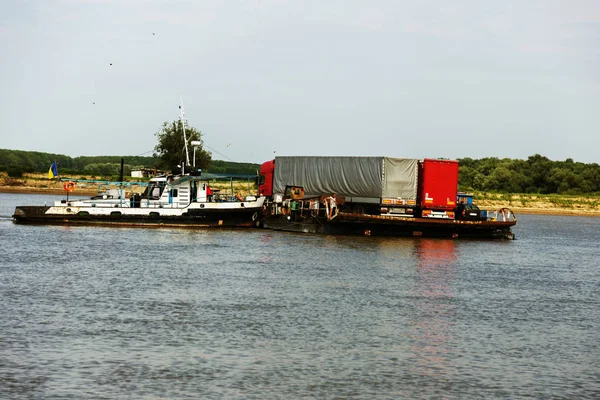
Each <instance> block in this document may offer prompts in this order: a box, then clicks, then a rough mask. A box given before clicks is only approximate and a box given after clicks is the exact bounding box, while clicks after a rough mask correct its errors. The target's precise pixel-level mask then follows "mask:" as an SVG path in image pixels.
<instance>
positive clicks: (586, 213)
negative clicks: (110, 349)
mask: <svg viewBox="0 0 600 400" xmlns="http://www.w3.org/2000/svg"><path fill="white" fill-rule="evenodd" d="M0 193H15V194H47V195H57V196H59V195H65V191H64V189H62V188H56V187H54V188H52V187H46V188H40V187H33V186H0ZM97 193H98V191H97V189H96V188H82V187H78V188H76V189H75V190H74V191H73V192H71V193H70V195H69V196H70V197H81V196H86V197H87V196H94V195H96V194H97ZM474 203H475V204H477V205H478V206H479V208H481V209H482V210H489V211H492V210H498V209H500V208H509V209H510V210H512V211H513V212H514V213H515V214H516V216H517V220H518V218H519V215H520V214H521V215H523V214H524V215H527V214H530V215H562V216H571V217H573V216H575V217H600V210H597V209H587V208H579V209H573V208H566V207H564V208H561V207H547V206H542V207H519V206H511V205H510V204H508V205H507V204H505V203H500V202H491V201H489V200H484V201H480V202H477V201H474Z"/></svg>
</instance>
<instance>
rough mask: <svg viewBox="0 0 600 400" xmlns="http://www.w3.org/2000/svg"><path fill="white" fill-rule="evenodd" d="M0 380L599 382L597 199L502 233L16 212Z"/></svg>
mask: <svg viewBox="0 0 600 400" xmlns="http://www.w3.org/2000/svg"><path fill="white" fill-rule="evenodd" d="M56 198H57V197H56V196H44V195H17V194H2V193H0V240H1V243H2V256H1V258H0V311H1V312H0V398H2V399H5V398H6V399H19V398H23V399H30V398H33V399H64V398H73V399H81V398H85V399H116V398H135V399H156V398H168V399H188V398H189V399H191V398H207V399H221V398H227V399H238V398H239V399H281V398H288V399H296V398H298V399H304V398H306V399H312V398H314V399H335V398H351V399H400V398H410V399H429V398H433V399H437V398H447V399H481V398H492V397H495V398H511V399H518V398H540V399H549V398H569V399H585V398H587V399H597V398H600V269H599V260H600V257H599V256H600V238H599V235H598V233H599V232H600V218H583V217H561V216H528V215H521V216H518V217H519V222H518V225H517V227H516V228H515V229H514V232H515V233H516V236H517V240H514V241H468V240H432V239H423V238H376V237H345V236H317V235H314V236H313V235H304V234H289V233H281V232H274V231H266V230H187V229H160V228H158V229H156V228H155V229H143V228H103V227H63V226H24V225H16V224H14V223H13V222H12V221H11V219H10V215H12V212H13V211H14V207H15V206H16V205H35V204H38V205H43V204H45V203H47V204H50V203H51V202H52V201H53V200H54V199H56Z"/></svg>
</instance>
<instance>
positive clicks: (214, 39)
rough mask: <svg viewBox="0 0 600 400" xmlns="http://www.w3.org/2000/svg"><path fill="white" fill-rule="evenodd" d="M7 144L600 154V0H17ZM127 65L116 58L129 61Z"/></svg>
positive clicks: (597, 158) (2, 75)
mask: <svg viewBox="0 0 600 400" xmlns="http://www.w3.org/2000/svg"><path fill="white" fill-rule="evenodd" d="M0 50H1V52H0V54H1V56H0V57H1V61H0V148H4V149H13V150H28V151H41V152H48V153H59V154H65V155H68V156H71V157H77V156H84V155H120V156H122V155H140V154H145V155H150V154H151V150H152V149H153V148H154V146H155V145H156V137H155V136H154V134H155V133H156V132H157V131H158V130H159V129H160V127H161V125H162V123H163V122H164V121H173V120H175V119H177V118H178V115H179V110H178V106H179V102H180V98H182V99H183V103H184V106H185V110H186V116H187V119H188V123H189V125H191V126H193V127H195V128H196V129H199V130H201V131H202V132H203V134H204V137H203V138H204V141H205V144H206V145H207V146H208V148H207V149H208V150H209V151H212V152H213V158H214V159H224V160H232V161H238V162H256V163H260V162H263V161H266V160H268V159H270V158H272V157H273V156H277V155H349V156H356V155H365V156H374V155H379V156H380V155H384V156H392V157H408V158H424V157H445V158H463V157H471V158H483V157H500V158H504V157H509V158H521V159H526V158H527V157H529V156H531V155H534V154H536V153H537V154H541V155H544V156H546V157H548V158H550V159H552V160H564V159H566V158H573V159H574V160H575V161H582V162H600V1H597V0H589V1H584V0H569V1H567V0H564V1H552V0H527V1H522V0H515V1H513V0H504V1H501V2H496V1H494V2H492V1H480V0H467V1H460V0H457V1H452V2H450V1H442V0H440V1H414V0H413V1H401V0H390V1H364V0H356V1H353V0H343V1H342V0H330V1H328V0H319V1H300V0H298V1H283V0H281V1H277V0H263V1H216V0H215V1H202V0H170V1H160V0H152V1H138V0H112V1H111V0H53V1H42V0H23V1H21V0H19V1H16V0H8V1H3V2H2V6H1V13H0ZM111 64H112V65H111Z"/></svg>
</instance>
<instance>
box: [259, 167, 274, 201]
mask: <svg viewBox="0 0 600 400" xmlns="http://www.w3.org/2000/svg"><path fill="white" fill-rule="evenodd" d="M274 172H275V160H270V161H267V162H264V163H262V164H261V166H260V177H259V178H258V179H259V180H258V195H259V196H267V197H268V196H273V174H274Z"/></svg>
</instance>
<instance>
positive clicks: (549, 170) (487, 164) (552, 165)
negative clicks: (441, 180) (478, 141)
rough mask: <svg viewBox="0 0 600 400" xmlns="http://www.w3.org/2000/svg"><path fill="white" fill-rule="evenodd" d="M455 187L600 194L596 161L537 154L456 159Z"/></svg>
mask: <svg viewBox="0 0 600 400" xmlns="http://www.w3.org/2000/svg"><path fill="white" fill-rule="evenodd" d="M458 161H459V163H460V164H459V189H460V190H461V191H470V190H477V191H482V192H498V193H539V194H553V193H555V194H596V195H598V194H600V166H599V165H598V164H596V163H592V164H585V163H581V162H575V161H573V160H572V159H571V158H567V159H566V160H565V161H552V160H550V159H548V158H547V157H544V156H541V155H539V154H536V155H533V156H530V157H529V158H528V159H527V160H513V159H509V158H503V159H499V158H493V157H492V158H482V159H479V160H474V159H471V158H462V159H459V160H458Z"/></svg>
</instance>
